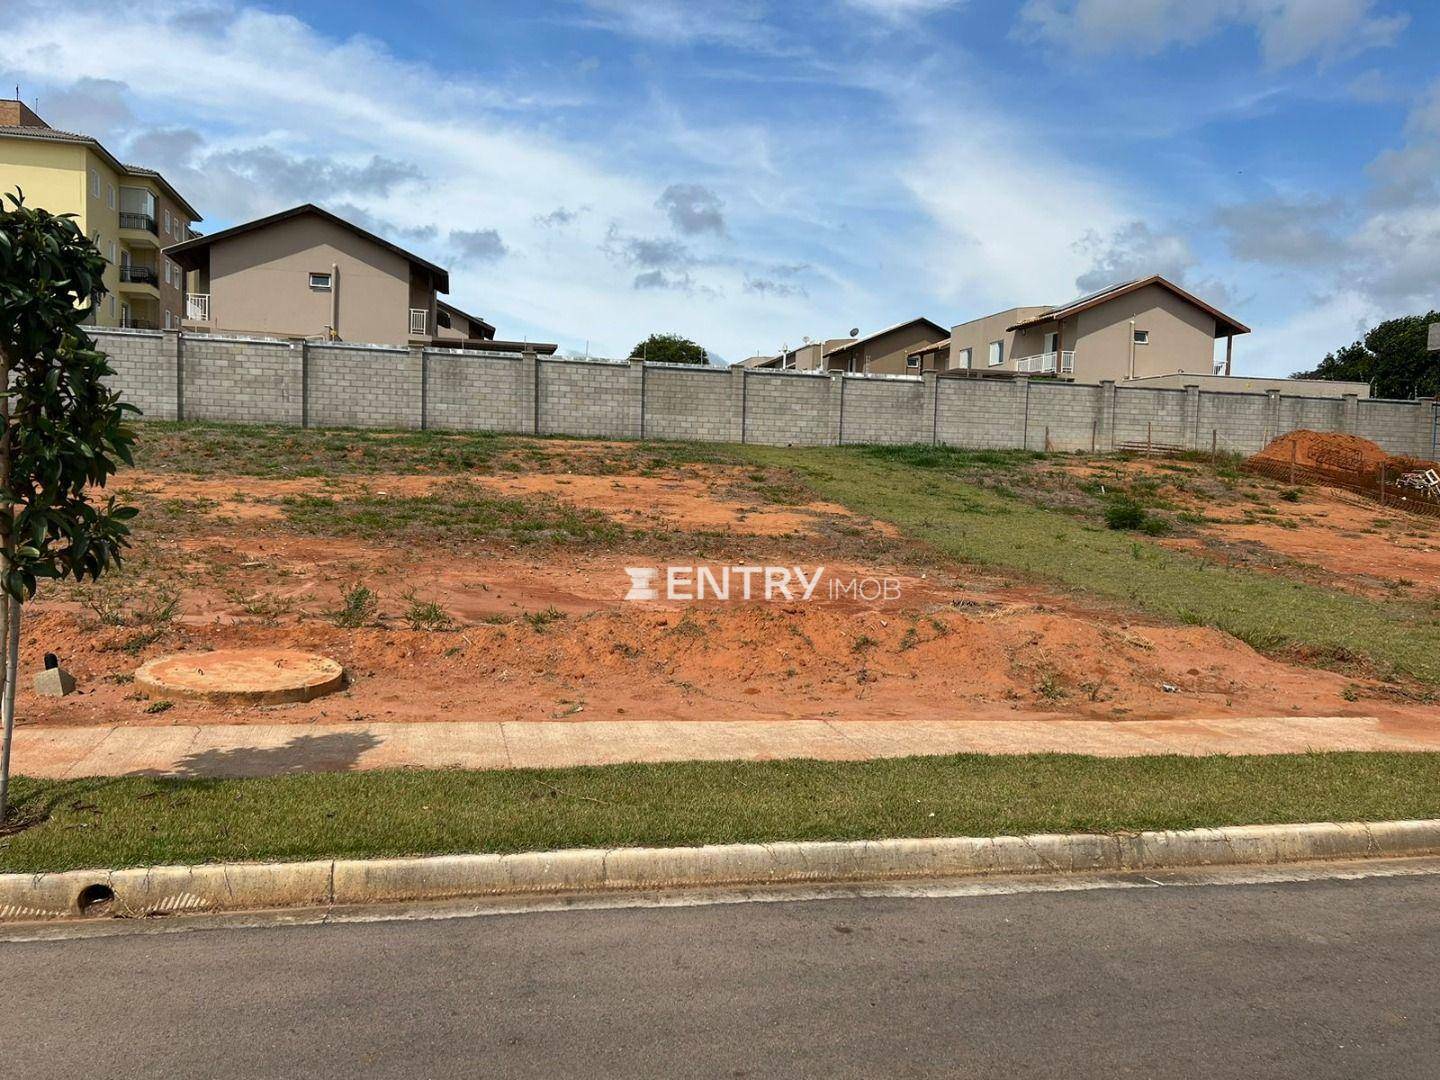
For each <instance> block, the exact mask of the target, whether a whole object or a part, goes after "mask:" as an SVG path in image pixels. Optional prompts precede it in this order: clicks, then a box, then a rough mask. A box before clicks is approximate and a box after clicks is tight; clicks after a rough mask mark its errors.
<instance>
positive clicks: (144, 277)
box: [120, 263, 160, 286]
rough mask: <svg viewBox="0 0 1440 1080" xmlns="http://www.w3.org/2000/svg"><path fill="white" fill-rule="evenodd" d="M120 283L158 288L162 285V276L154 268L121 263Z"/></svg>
mask: <svg viewBox="0 0 1440 1080" xmlns="http://www.w3.org/2000/svg"><path fill="white" fill-rule="evenodd" d="M120 283H121V284H122V285H156V286H158V285H159V284H160V275H159V274H158V273H156V272H155V268H154V267H153V266H141V265H140V264H139V263H121V264H120Z"/></svg>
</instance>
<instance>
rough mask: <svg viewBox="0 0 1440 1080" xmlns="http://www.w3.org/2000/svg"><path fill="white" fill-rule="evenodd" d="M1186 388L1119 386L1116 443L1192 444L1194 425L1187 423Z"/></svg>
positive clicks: (1117, 389)
mask: <svg viewBox="0 0 1440 1080" xmlns="http://www.w3.org/2000/svg"><path fill="white" fill-rule="evenodd" d="M1186 402H1187V397H1186V393H1185V391H1184V390H1139V389H1127V388H1125V387H1118V386H1117V387H1116V388H1115V429H1114V443H1115V445H1116V446H1121V445H1124V444H1125V443H1143V442H1146V441H1147V440H1149V441H1150V442H1152V443H1159V444H1160V445H1162V446H1190V445H1191V442H1190V433H1191V432H1193V431H1194V429H1193V427H1189V426H1187V424H1186V423H1185V419H1186V416H1185V406H1186Z"/></svg>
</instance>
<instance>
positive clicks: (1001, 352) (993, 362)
mask: <svg viewBox="0 0 1440 1080" xmlns="http://www.w3.org/2000/svg"><path fill="white" fill-rule="evenodd" d="M985 359H986V364H987V365H988V366H989V367H1003V366H1004V365H1005V341H1004V339H1003V338H1002V339H1001V340H999V341H992V342H990V352H989V355H988V356H987V357H986V358H985Z"/></svg>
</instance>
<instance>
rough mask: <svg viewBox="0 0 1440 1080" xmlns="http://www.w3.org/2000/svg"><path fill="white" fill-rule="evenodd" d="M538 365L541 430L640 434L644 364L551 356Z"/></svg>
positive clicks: (633, 436) (621, 435)
mask: <svg viewBox="0 0 1440 1080" xmlns="http://www.w3.org/2000/svg"><path fill="white" fill-rule="evenodd" d="M538 363H539V365H540V390H539V409H540V411H539V414H538V415H539V420H538V426H537V431H538V433H539V434H541V435H593V436H598V437H603V438H609V439H638V438H639V437H640V396H639V393H638V387H632V386H631V380H632V379H634V378H636V377H637V376H638V373H639V370H640V365H639V364H630V363H616V362H614V361H611V360H552V359H545V360H540V361H538Z"/></svg>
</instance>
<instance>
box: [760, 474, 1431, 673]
mask: <svg viewBox="0 0 1440 1080" xmlns="http://www.w3.org/2000/svg"><path fill="white" fill-rule="evenodd" d="M745 451H746V456H747V457H749V458H750V459H751V460H752V461H754V462H756V463H758V464H767V465H771V466H785V465H788V466H790V467H792V468H793V469H795V470H796V472H797V474H798V475H799V476H800V477H802V478H803V479H804V480H805V481H806V482H807V483H808V484H809V485H810V487H811V488H812V489H814V491H815V492H816V493H817V494H818V495H819V496H820V497H821V498H824V499H828V500H832V501H834V502H838V503H842V504H843V505H845V506H848V507H850V508H851V509H852V510H856V511H858V512H860V513H864V514H868V515H870V516H872V517H876V518H881V519H883V520H886V521H890V522H893V523H894V524H896V525H897V526H899V527H900V528H901V530H902V531H903V532H904V533H905V534H906V535H907V536H909V537H911V538H913V539H917V540H921V541H924V542H925V543H927V544H928V545H929V546H930V547H932V548H934V549H935V550H938V551H939V552H941V553H943V554H944V555H947V556H950V557H952V558H956V559H961V560H966V561H969V562H971V563H976V564H979V565H982V566H989V567H994V568H996V569H1000V570H1007V571H1019V572H1021V573H1023V574H1026V575H1029V576H1031V577H1033V578H1037V579H1041V580H1046V581H1050V582H1054V583H1058V584H1060V585H1062V586H1065V587H1068V588H1072V589H1076V590H1081V591H1083V592H1087V593H1090V594H1093V595H1095V596H1098V597H1103V598H1105V599H1107V600H1113V601H1119V602H1121V603H1124V604H1127V605H1129V606H1132V607H1134V608H1137V609H1139V610H1141V611H1145V612H1149V613H1152V614H1154V615H1159V616H1163V617H1166V618H1172V619H1178V620H1183V621H1186V622H1189V623H1192V624H1204V625H1209V626H1215V627H1218V628H1220V629H1221V630H1224V631H1226V632H1227V633H1230V634H1233V635H1235V636H1236V637H1238V638H1241V639H1242V640H1244V641H1246V642H1247V643H1249V644H1250V645H1251V646H1253V647H1255V648H1257V649H1260V650H1262V651H1266V652H1271V653H1275V652H1280V651H1283V650H1291V649H1298V650H1300V651H1302V652H1303V653H1304V654H1305V655H1306V656H1307V657H1308V658H1309V659H1311V660H1312V661H1314V662H1318V663H1322V664H1325V663H1334V664H1337V665H1346V664H1351V663H1353V662H1354V661H1355V660H1356V659H1357V658H1364V659H1367V660H1368V661H1369V662H1371V663H1373V664H1374V665H1375V666H1376V667H1377V668H1378V669H1379V672H1380V673H1381V674H1382V675H1395V676H1401V677H1410V678H1414V679H1417V680H1420V681H1423V682H1426V683H1435V684H1440V621H1437V619H1436V617H1435V614H1434V611H1433V610H1431V609H1427V608H1425V607H1423V606H1421V605H1418V604H1409V603H1403V602H1399V601H1394V600H1388V601H1384V602H1382V601H1378V600H1371V599H1368V598H1365V597H1361V596H1354V595H1351V594H1348V593H1342V592H1339V591H1335V590H1330V589H1325V588H1321V587H1318V586H1314V585H1307V584H1304V583H1301V582H1296V581H1289V580H1286V579H1285V578H1283V577H1280V576H1278V575H1273V574H1264V573H1260V572H1258V571H1251V570H1244V569H1232V568H1227V567H1224V566H1220V565H1217V564H1215V563H1213V562H1208V561H1206V560H1204V559H1202V558H1200V557H1198V556H1195V555H1191V554H1187V553H1185V552H1179V551H1173V550H1170V549H1167V548H1165V547H1162V546H1161V545H1159V544H1156V543H1152V542H1150V541H1148V540H1144V539H1140V538H1139V537H1136V536H1135V535H1134V534H1131V533H1124V532H1117V531H1115V530H1112V529H1107V528H1105V527H1104V526H1103V525H1101V524H1099V523H1093V524H1092V523H1089V522H1087V521H1086V520H1084V519H1082V518H1077V517H1075V516H1074V515H1070V514H1065V513H1062V512H1060V511H1058V510H1050V509H1046V508H1044V507H1041V506H1036V505H1034V504H1033V503H1031V502H1029V501H1027V500H1026V499H1024V498H1023V497H1020V496H1007V495H1003V494H999V493H997V492H996V491H994V490H992V489H989V488H985V487H981V486H979V485H977V484H975V483H971V482H969V481H967V480H966V479H964V478H962V476H960V475H957V473H958V472H960V471H962V470H965V469H969V468H971V467H972V464H973V462H974V460H975V457H976V454H975V452H973V451H972V452H967V451H956V450H949V449H945V448H943V447H855V448H850V447H846V448H824V449H807V450H793V449H778V448H771V447H758V446H752V447H746V448H745ZM991 453H995V454H997V455H999V456H998V458H997V461H996V466H997V467H999V468H1002V469H1005V468H1011V467H1013V465H1015V464H1023V462H1024V461H1025V460H1026V459H1027V458H1029V457H1033V456H1034V455H1021V454H1018V453H1014V452H1011V453H1005V452H998V451H992V452H991ZM1020 486H1022V487H1023V485H1020Z"/></svg>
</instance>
